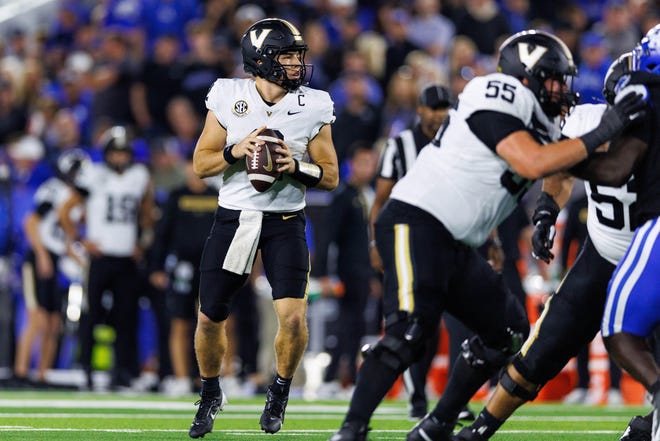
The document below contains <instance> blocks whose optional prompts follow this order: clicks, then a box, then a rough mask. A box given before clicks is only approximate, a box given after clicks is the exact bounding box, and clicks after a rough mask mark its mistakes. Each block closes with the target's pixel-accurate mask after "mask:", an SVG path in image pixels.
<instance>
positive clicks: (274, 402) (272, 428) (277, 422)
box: [259, 386, 289, 433]
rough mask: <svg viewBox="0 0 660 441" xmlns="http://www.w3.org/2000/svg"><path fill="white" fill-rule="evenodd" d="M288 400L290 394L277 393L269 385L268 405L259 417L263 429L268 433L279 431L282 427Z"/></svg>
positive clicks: (267, 393) (267, 392)
mask: <svg viewBox="0 0 660 441" xmlns="http://www.w3.org/2000/svg"><path fill="white" fill-rule="evenodd" d="M288 402H289V396H288V395H284V394H277V393H275V392H273V390H272V389H271V387H270V386H268V390H267V391H266V407H264V412H263V413H262V414H261V418H260V419H259V424H261V430H263V431H264V432H266V433H277V432H278V431H279V430H280V429H281V428H282V423H284V411H286V404H287V403H288Z"/></svg>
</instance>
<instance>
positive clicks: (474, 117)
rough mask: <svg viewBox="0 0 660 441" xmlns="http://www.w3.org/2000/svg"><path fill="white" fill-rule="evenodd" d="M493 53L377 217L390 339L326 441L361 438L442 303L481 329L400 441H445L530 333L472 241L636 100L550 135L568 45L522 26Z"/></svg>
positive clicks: (565, 98) (569, 73)
mask: <svg viewBox="0 0 660 441" xmlns="http://www.w3.org/2000/svg"><path fill="white" fill-rule="evenodd" d="M499 53H500V56H499V60H498V71H499V73H495V74H490V75H487V76H483V77H477V78H475V79H473V80H472V81H470V82H469V83H468V84H467V85H466V87H465V89H464V91H463V93H462V94H461V96H460V97H459V102H458V106H457V108H456V109H452V110H451V111H450V114H449V122H448V124H445V125H444V127H443V128H442V129H441V130H440V131H439V132H438V134H437V135H436V138H435V139H434V141H433V142H432V144H429V145H428V146H427V147H425V148H424V149H423V150H422V151H421V152H420V155H419V158H418V160H417V161H415V164H414V165H413V168H412V169H411V170H410V171H409V172H408V174H406V176H404V178H403V179H402V180H400V181H399V183H397V185H395V187H394V189H393V191H392V196H391V199H390V201H389V202H388V203H387V205H386V206H385V207H384V209H383V212H382V213H381V215H380V217H379V219H378V221H377V222H376V241H377V246H378V251H379V253H380V255H381V257H382V258H383V263H384V268H385V280H384V284H385V297H384V314H385V326H386V328H385V335H384V337H383V338H382V339H381V340H380V341H379V342H378V343H377V344H376V345H375V346H373V347H372V348H371V350H370V351H369V353H368V355H367V356H366V358H365V361H364V363H363V364H362V368H361V371H360V375H359V376H358V383H357V386H356V389H355V392H354V394H353V398H352V400H351V404H350V407H349V410H348V414H347V415H346V419H345V421H344V423H343V425H342V427H341V429H340V430H339V431H338V432H337V433H336V434H335V435H334V436H333V437H331V440H332V441H349V440H350V441H352V440H365V439H366V433H367V430H368V427H367V425H368V422H369V420H370V418H371V415H372V413H373V411H374V410H375V408H376V407H377V405H378V403H379V402H380V401H381V400H382V398H383V397H384V396H385V394H386V393H387V391H388V390H389V388H390V387H391V385H392V384H393V383H394V381H395V380H396V378H397V376H398V375H399V374H400V373H401V372H402V371H403V370H404V369H405V368H406V367H407V366H409V365H410V364H411V363H412V362H414V361H415V360H416V359H417V358H418V357H419V355H420V352H421V349H422V347H423V342H424V340H425V338H426V336H427V335H430V333H431V332H432V329H434V327H436V326H437V324H438V320H439V318H440V314H441V313H442V311H443V310H447V311H448V312H450V313H451V314H452V315H454V316H455V317H457V318H458V319H460V320H461V321H462V322H463V323H465V324H466V325H467V326H468V327H470V328H471V329H472V330H474V331H475V332H476V334H477V335H476V336H475V337H473V338H471V339H470V340H468V341H466V342H465V343H464V348H463V354H462V356H460V357H459V359H458V360H457V361H456V364H455V368H454V369H453V371H452V375H451V376H450V379H449V383H448V385H447V388H446V390H445V393H444V394H443V396H442V398H441V400H440V401H439V402H438V404H437V406H436V407H435V409H433V410H432V411H431V412H430V413H429V414H428V415H427V416H426V417H425V418H424V419H422V420H421V421H420V422H419V423H418V424H417V425H416V426H415V427H414V428H413V429H412V430H411V432H409V433H408V437H407V438H408V440H429V439H432V440H450V439H451V438H450V437H451V433H452V431H453V428H454V425H455V421H456V417H457V415H458V412H459V411H460V409H461V408H462V406H463V405H465V404H466V403H467V402H468V400H469V399H470V398H471V397H472V395H473V394H474V392H475V391H476V390H477V389H478V388H479V387H480V386H481V385H482V384H483V383H484V382H485V381H486V380H487V379H488V378H489V377H490V376H491V375H492V374H493V373H494V372H496V371H497V370H498V369H499V368H500V367H502V366H503V365H505V364H506V363H507V361H508V360H509V358H510V357H511V356H512V355H513V354H515V353H516V352H517V350H518V349H519V347H520V344H521V343H522V341H523V339H524V338H525V336H526V334H527V333H528V331H529V323H528V321H527V317H526V314H525V310H524V308H523V306H522V305H521V304H520V302H518V301H517V299H516V298H515V297H514V296H513V295H512V294H511V293H509V292H508V291H507V290H506V289H505V288H504V286H503V285H502V283H501V281H500V280H499V279H498V277H497V275H496V273H495V272H494V270H493V269H492V268H491V267H490V265H489V264H488V263H487V261H486V260H485V259H483V258H482V257H480V256H479V254H478V252H477V250H476V247H478V246H480V245H481V244H483V242H484V241H485V240H486V239H487V237H488V235H489V233H490V232H491V231H492V230H493V229H495V228H496V227H497V226H498V225H499V223H500V222H501V221H502V220H504V219H505V218H506V217H507V216H508V215H509V214H510V213H511V211H512V210H513V209H514V207H515V205H516V204H517V202H518V201H519V199H520V197H521V196H522V194H523V193H524V192H525V190H526V189H527V188H528V187H529V185H531V183H532V182H533V180H535V179H538V178H540V177H542V176H545V175H549V174H552V173H554V172H557V171H559V170H562V169H565V168H568V167H570V166H572V165H574V164H576V163H578V162H580V161H582V160H584V159H585V158H587V157H588V156H589V155H590V154H591V153H593V151H595V149H596V148H597V147H598V146H600V145H601V144H602V143H603V142H605V141H607V140H608V139H610V138H611V137H612V136H613V135H615V134H617V133H618V132H619V131H620V130H622V129H623V128H624V127H625V126H626V125H627V124H628V123H629V121H630V117H629V115H630V114H633V113H635V111H637V110H638V108H640V107H642V106H643V102H641V101H640V99H639V97H638V96H637V95H635V94H630V96H627V97H626V99H625V100H623V101H622V102H621V103H620V104H619V105H617V106H614V107H613V108H612V109H609V110H608V111H607V112H606V113H605V114H604V115H603V118H602V119H601V122H600V124H599V125H598V127H596V128H595V129H594V130H592V131H591V132H589V133H587V134H585V135H583V136H582V137H581V138H575V139H568V140H563V141H557V140H558V139H559V136H560V130H559V120H560V118H559V115H560V112H561V110H562V108H566V107H572V105H573V104H574V101H575V98H574V95H573V94H571V93H569V91H568V82H569V81H570V79H571V77H573V76H574V75H576V73H577V72H576V68H575V65H574V63H573V58H572V56H571V53H570V51H569V50H568V48H567V47H566V45H565V44H564V43H562V42H561V41H560V40H559V39H558V38H556V37H554V36H552V35H550V34H548V33H545V32H542V31H524V32H520V33H518V34H515V35H513V36H511V37H510V38H509V39H507V40H506V41H505V42H504V43H503V45H502V46H501V48H500V51H499ZM544 144H545V145H544ZM438 147H440V148H438ZM452 293H453V294H452Z"/></svg>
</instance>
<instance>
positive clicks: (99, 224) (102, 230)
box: [76, 163, 149, 257]
mask: <svg viewBox="0 0 660 441" xmlns="http://www.w3.org/2000/svg"><path fill="white" fill-rule="evenodd" d="M148 185H149V171H148V170H147V168H146V167H145V166H144V165H142V164H133V165H131V166H130V167H129V168H128V169H127V170H125V171H124V172H123V173H121V174H120V173H117V172H115V171H114V170H112V169H111V168H109V167H108V166H107V165H106V164H105V163H98V164H91V163H90V164H86V165H85V166H84V167H83V168H81V170H80V173H79V174H78V176H77V178H76V186H78V187H80V188H83V189H85V190H87V191H88V192H89V195H88V196H87V199H86V201H85V218H86V226H87V231H86V234H85V238H86V239H88V240H91V241H92V242H95V243H96V244H97V245H98V247H99V248H100V250H101V252H102V253H103V254H104V255H106V256H114V257H129V256H131V255H132V254H133V251H134V249H135V246H136V245H137V241H138V215H139V211H140V204H141V201H142V198H143V197H144V195H145V194H146V192H147V188H148Z"/></svg>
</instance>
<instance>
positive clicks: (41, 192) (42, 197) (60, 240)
mask: <svg viewBox="0 0 660 441" xmlns="http://www.w3.org/2000/svg"><path fill="white" fill-rule="evenodd" d="M69 197H71V189H70V188H69V186H68V185H66V184H65V183H64V182H63V181H62V180H61V179H59V178H50V179H48V180H47V181H45V182H44V183H43V184H41V185H40V186H39V188H37V191H36V192H35V193H34V203H35V206H36V207H38V206H40V205H42V204H49V205H50V206H51V209H50V210H48V212H46V213H45V214H43V215H42V216H41V218H40V219H39V223H38V226H37V231H38V232H39V238H40V239H41V243H43V245H44V246H45V247H46V249H48V250H49V251H50V252H52V253H55V254H57V255H58V256H61V255H62V254H64V253H65V251H66V236H65V234H64V230H62V227H61V226H60V222H59V220H58V217H57V216H58V215H57V211H58V209H59V208H60V207H61V206H62V204H63V203H64V202H65V201H66V200H67V199H69Z"/></svg>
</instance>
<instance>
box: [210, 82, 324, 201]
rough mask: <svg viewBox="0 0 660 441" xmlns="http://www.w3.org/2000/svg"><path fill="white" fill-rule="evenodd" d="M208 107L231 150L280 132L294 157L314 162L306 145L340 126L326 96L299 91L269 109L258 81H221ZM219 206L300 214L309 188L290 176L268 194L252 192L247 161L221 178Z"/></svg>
mask: <svg viewBox="0 0 660 441" xmlns="http://www.w3.org/2000/svg"><path fill="white" fill-rule="evenodd" d="M206 107H207V108H208V109H209V110H210V111H212V112H213V113H214V114H215V117H216V118H217V119H218V122H219V123H220V125H222V127H224V128H225V130H227V145H231V144H236V143H238V142H240V141H241V140H242V139H244V138H245V137H246V136H247V135H249V134H250V133H251V132H253V131H254V130H255V129H257V128H259V127H261V126H266V127H268V128H269V129H273V130H279V131H280V132H281V133H282V135H284V142H285V143H286V145H287V146H289V149H291V153H292V154H293V157H294V158H295V159H298V160H309V159H308V155H307V144H309V141H311V140H312V138H314V137H315V136H316V135H317V134H318V133H319V130H321V127H323V126H324V125H325V124H332V123H333V122H334V121H335V116H334V104H333V102H332V100H331V99H330V95H328V93H327V92H324V91H321V90H316V89H311V88H308V87H300V88H298V90H296V91H295V92H292V93H287V94H286V96H285V97H284V98H282V99H281V100H280V101H279V102H278V103H276V104H275V105H272V106H269V105H268V104H266V103H265V102H264V100H263V99H262V98H261V95H259V92H257V88H256V83H255V81H254V80H253V79H219V80H217V81H216V82H215V83H214V84H213V86H212V87H211V90H210V91H209V93H208V95H207V97H206ZM218 204H219V205H221V206H222V207H224V208H228V209H232V210H257V211H296V210H300V209H302V208H303V207H304V206H305V186H304V185H303V184H301V183H300V182H298V181H296V180H295V179H292V178H291V177H289V176H288V175H287V174H284V175H283V176H282V179H281V180H279V181H276V182H275V184H274V185H273V186H272V187H271V188H270V189H269V190H267V191H265V192H263V193H260V192H258V191H256V190H255V189H254V187H252V184H250V181H249V179H248V177H247V173H246V172H245V161H243V160H240V161H238V162H236V163H235V164H233V165H230V166H229V167H228V168H227V169H226V170H224V172H223V173H222V186H221V187H220V191H219V193H218Z"/></svg>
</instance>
